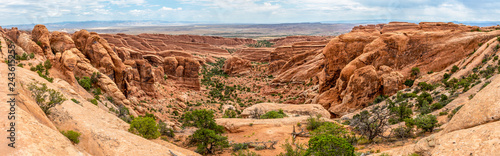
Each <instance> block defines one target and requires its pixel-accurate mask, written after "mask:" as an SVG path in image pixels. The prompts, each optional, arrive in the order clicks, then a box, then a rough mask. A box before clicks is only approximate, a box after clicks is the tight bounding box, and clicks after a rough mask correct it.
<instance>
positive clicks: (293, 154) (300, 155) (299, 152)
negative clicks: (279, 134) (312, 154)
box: [278, 140, 306, 156]
mask: <svg viewBox="0 0 500 156" xmlns="http://www.w3.org/2000/svg"><path fill="white" fill-rule="evenodd" d="M295 145H296V147H295V148H294V147H293V145H292V144H290V142H288V140H285V144H282V145H281V148H283V149H284V150H285V153H283V152H281V153H280V154H278V156H304V155H305V154H306V150H305V148H304V146H305V145H304V144H300V143H296V144H295Z"/></svg>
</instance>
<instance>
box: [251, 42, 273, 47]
mask: <svg viewBox="0 0 500 156" xmlns="http://www.w3.org/2000/svg"><path fill="white" fill-rule="evenodd" d="M273 45H274V43H271V42H269V41H268V40H260V41H257V43H255V44H248V47H254V48H260V47H271V46H273Z"/></svg>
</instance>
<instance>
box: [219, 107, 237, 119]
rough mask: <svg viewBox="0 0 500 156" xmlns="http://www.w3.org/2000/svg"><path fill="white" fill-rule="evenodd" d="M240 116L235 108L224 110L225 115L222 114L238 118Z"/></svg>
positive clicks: (224, 116)
mask: <svg viewBox="0 0 500 156" xmlns="http://www.w3.org/2000/svg"><path fill="white" fill-rule="evenodd" d="M237 117H238V113H237V112H236V111H234V110H231V109H228V110H226V111H225V112H224V115H223V116H222V118H237Z"/></svg>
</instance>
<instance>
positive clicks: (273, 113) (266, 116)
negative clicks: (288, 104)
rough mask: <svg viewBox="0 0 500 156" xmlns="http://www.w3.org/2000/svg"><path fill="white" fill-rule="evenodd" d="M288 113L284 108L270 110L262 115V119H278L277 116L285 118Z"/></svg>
mask: <svg viewBox="0 0 500 156" xmlns="http://www.w3.org/2000/svg"><path fill="white" fill-rule="evenodd" d="M286 116H287V115H286V114H285V113H284V112H283V110H281V109H280V110H278V111H269V112H267V113H266V114H264V115H261V116H260V118H261V119H276V118H284V117H286Z"/></svg>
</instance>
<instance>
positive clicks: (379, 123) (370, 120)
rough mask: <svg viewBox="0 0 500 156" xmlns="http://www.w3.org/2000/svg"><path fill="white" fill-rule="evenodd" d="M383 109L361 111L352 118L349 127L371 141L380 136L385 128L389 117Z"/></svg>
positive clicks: (375, 108)
mask: <svg viewBox="0 0 500 156" xmlns="http://www.w3.org/2000/svg"><path fill="white" fill-rule="evenodd" d="M384 109H385V107H380V106H376V107H374V108H372V109H371V110H370V111H367V110H365V111H362V112H361V113H359V114H356V115H354V116H353V118H352V119H351V124H350V125H351V126H352V127H354V131H356V132H358V133H360V134H361V135H363V136H365V137H367V138H368V140H370V141H372V140H373V139H374V138H375V137H377V136H382V133H383V132H384V130H385V129H386V128H387V124H388V123H387V120H388V118H389V116H390V115H389V114H388V113H386V112H387V111H385V110H384Z"/></svg>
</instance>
